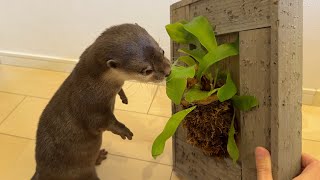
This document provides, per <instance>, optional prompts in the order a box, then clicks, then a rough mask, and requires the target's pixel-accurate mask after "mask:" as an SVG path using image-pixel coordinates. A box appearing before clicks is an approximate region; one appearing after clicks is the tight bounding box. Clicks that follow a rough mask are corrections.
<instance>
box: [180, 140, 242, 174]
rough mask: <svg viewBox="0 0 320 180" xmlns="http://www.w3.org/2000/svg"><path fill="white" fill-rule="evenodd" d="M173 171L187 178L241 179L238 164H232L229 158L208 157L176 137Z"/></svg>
mask: <svg viewBox="0 0 320 180" xmlns="http://www.w3.org/2000/svg"><path fill="white" fill-rule="evenodd" d="M175 147H176V152H175V153H176V157H179V158H176V164H177V165H178V166H176V169H175V171H177V172H178V173H180V174H183V175H184V177H185V178H186V179H188V180H236V179H241V167H240V165H237V164H233V162H232V160H231V159H221V158H208V157H206V156H204V155H203V153H202V152H201V151H200V150H199V149H197V148H194V147H192V146H191V145H190V144H187V143H186V142H185V141H183V140H180V139H176V145H175Z"/></svg>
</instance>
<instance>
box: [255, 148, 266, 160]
mask: <svg viewBox="0 0 320 180" xmlns="http://www.w3.org/2000/svg"><path fill="white" fill-rule="evenodd" d="M255 155H256V159H265V158H266V157H267V156H268V151H267V150H266V149H265V148H263V147H257V148H256V150H255Z"/></svg>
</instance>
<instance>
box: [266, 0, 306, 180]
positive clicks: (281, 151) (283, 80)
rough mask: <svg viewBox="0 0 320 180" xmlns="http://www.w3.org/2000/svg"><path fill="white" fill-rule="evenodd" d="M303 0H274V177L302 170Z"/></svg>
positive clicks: (285, 177)
mask: <svg viewBox="0 0 320 180" xmlns="http://www.w3.org/2000/svg"><path fill="white" fill-rule="evenodd" d="M302 3H303V1H302V0H270V4H271V8H272V26H271V27H272V28H271V58H272V60H271V103H272V106H271V112H272V114H271V155H272V163H273V172H274V174H273V176H274V179H279V180H282V179H284V180H286V179H292V178H293V177H294V176H295V175H297V174H298V173H299V172H300V168H301V167H300V160H301V101H302V100H301V94H302Z"/></svg>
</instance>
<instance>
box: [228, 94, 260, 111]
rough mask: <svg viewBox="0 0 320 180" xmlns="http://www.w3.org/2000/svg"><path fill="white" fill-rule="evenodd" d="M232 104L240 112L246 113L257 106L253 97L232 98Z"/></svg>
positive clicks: (256, 100) (257, 103)
mask: <svg viewBox="0 0 320 180" xmlns="http://www.w3.org/2000/svg"><path fill="white" fill-rule="evenodd" d="M232 104H233V105H234V106H235V107H236V108H237V109H239V110H241V111H248V110H250V109H251V108H254V107H256V106H258V105H259V101H258V99H257V98H255V97H254V96H237V95H235V96H233V97H232Z"/></svg>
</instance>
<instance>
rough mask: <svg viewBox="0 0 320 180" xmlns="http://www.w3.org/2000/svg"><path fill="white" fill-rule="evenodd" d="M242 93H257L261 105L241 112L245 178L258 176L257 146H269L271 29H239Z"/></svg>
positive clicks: (240, 90) (243, 172)
mask: <svg viewBox="0 0 320 180" xmlns="http://www.w3.org/2000/svg"><path fill="white" fill-rule="evenodd" d="M239 36H240V54H239V56H240V60H239V81H240V84H241V86H238V87H239V93H240V95H254V96H255V97H256V98H257V99H258V100H259V102H260V105H259V108H256V109H254V110H253V111H248V112H241V113H240V121H241V123H240V124H241V143H242V145H241V148H240V154H241V162H242V179H257V177H256V166H255V158H254V157H255V156H254V149H255V147H257V146H263V147H266V148H270V131H271V129H270V116H271V115H270V114H271V111H270V108H271V102H270V95H271V94H270V59H271V57H270V55H271V54H270V51H271V48H270V36H271V35H270V28H264V29H257V30H250V31H243V32H240V35H239Z"/></svg>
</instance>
